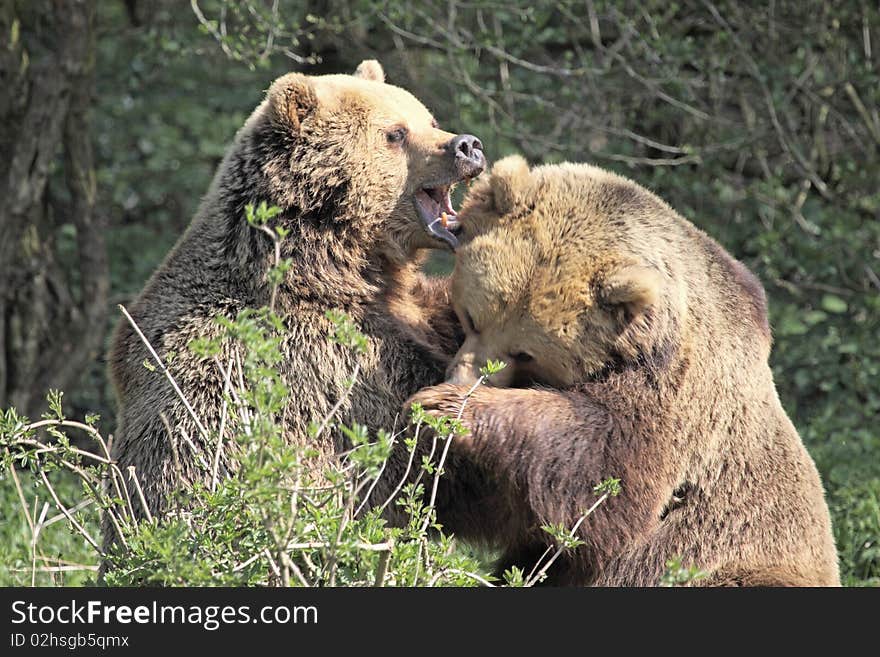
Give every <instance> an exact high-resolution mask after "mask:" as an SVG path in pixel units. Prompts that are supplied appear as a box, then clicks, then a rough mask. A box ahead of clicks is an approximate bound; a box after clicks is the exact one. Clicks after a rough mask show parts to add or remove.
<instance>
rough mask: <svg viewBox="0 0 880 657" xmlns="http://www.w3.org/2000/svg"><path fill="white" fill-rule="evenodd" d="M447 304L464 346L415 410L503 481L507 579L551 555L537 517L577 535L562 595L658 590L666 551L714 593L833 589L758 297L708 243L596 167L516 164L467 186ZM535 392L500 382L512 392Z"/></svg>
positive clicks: (740, 271)
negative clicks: (599, 491) (611, 492)
mask: <svg viewBox="0 0 880 657" xmlns="http://www.w3.org/2000/svg"><path fill="white" fill-rule="evenodd" d="M461 218H462V224H463V226H464V227H465V228H464V229H465V231H466V232H467V236H466V237H462V239H463V242H464V244H463V246H462V247H461V248H460V249H459V250H458V252H457V262H456V269H455V273H454V274H453V300H454V304H455V307H456V311H457V312H458V315H459V317H460V318H461V321H462V324H463V325H464V327H465V330H466V340H465V342H464V345H463V346H462V348H461V350H460V351H459V353H458V355H457V357H456V359H455V361H454V363H453V365H452V367H451V368H450V371H449V381H450V382H449V383H446V384H443V385H440V386H437V387H434V388H429V389H427V390H425V391H422V392H420V393H419V394H418V395H416V397H415V401H419V402H421V403H422V404H423V406H424V407H425V408H426V410H429V412H432V413H434V414H445V415H455V414H456V413H458V412H459V409H460V408H461V406H462V396H463V395H464V393H465V392H467V391H468V390H469V389H470V387H471V386H472V384H473V383H474V382H475V381H476V380H477V378H478V376H479V373H478V372H479V368H480V367H481V366H482V365H483V364H484V363H486V362H487V361H488V360H489V359H493V360H501V361H504V362H506V363H507V367H506V368H505V369H504V370H502V371H501V373H499V374H497V375H495V378H494V380H492V381H490V383H492V384H494V386H493V387H485V386H484V387H480V388H478V389H477V390H476V391H475V393H474V394H473V395H472V396H471V397H470V398H469V399H468V400H467V402H466V404H465V406H464V411H463V416H462V417H463V421H464V424H465V425H466V426H467V427H468V428H469V429H470V434H469V435H466V436H463V437H456V438H455V442H454V443H453V450H454V451H455V452H456V453H457V454H458V455H463V456H466V457H467V458H469V459H472V460H473V462H474V463H476V464H478V465H479V466H482V467H484V468H486V469H487V470H488V471H490V472H492V473H493V474H494V475H495V477H496V479H497V481H499V482H504V483H505V489H504V491H503V493H504V495H505V496H506V497H507V499H508V501H509V504H510V505H511V507H512V508H515V509H516V511H515V512H514V513H512V514H511V517H510V519H509V525H508V529H509V531H508V533H507V535H499V536H497V537H496V538H500V540H501V542H502V543H503V547H505V548H506V549H507V552H506V555H505V557H504V558H503V559H502V562H501V568H505V567H508V566H511V565H517V566H520V567H522V568H525V569H526V572H528V570H529V569H530V568H531V567H532V565H533V564H534V562H535V561H536V560H537V559H538V558H539V557H540V555H541V554H542V553H543V552H544V550H545V548H546V546H547V545H548V540H549V539H548V536H547V534H546V533H544V532H542V530H541V529H540V526H541V525H548V524H554V525H558V524H560V523H561V524H563V525H565V526H567V527H572V526H574V525H575V523H576V522H577V520H578V519H579V518H580V517H581V515H582V514H583V513H584V512H585V510H586V509H588V508H589V507H590V506H591V504H593V503H594V502H595V501H596V495H595V494H594V492H593V487H594V485H596V484H598V483H599V482H600V481H602V480H603V479H605V478H608V477H612V476H613V477H619V478H620V480H621V485H622V492H621V494H620V495H619V496H618V497H613V498H609V499H608V501H607V502H606V503H605V504H604V505H603V506H600V507H599V508H598V509H597V510H596V511H595V512H593V513H592V515H590V516H589V517H588V518H587V519H586V521H585V522H584V523H583V525H582V526H581V528H580V537H579V538H581V539H582V540H583V541H584V544H583V545H582V546H581V547H579V548H578V549H577V550H575V551H574V552H573V553H572V554H571V555H570V556H569V557H568V558H567V559H565V560H562V562H557V563H556V564H554V566H552V567H551V569H550V571H549V581H550V582H551V583H557V584H569V585H575V584H577V585H580V584H593V585H605V586H617V585H632V586H646V585H656V584H658V583H659V581H660V579H661V577H662V575H663V573H664V571H665V564H666V562H667V560H668V559H670V558H673V557H679V558H681V560H682V563H684V564H693V565H695V566H697V567H699V568H700V569H703V570H705V571H707V573H708V577H707V578H706V579H704V580H702V581H701V583H702V584H706V585H721V584H726V585H769V586H775V585H817V586H818V585H836V584H839V576H838V566H837V554H836V551H835V547H834V542H833V538H832V534H831V525H830V520H829V514H828V508H827V506H826V503H825V499H824V493H823V490H822V485H821V483H820V481H819V476H818V473H817V472H816V468H815V466H814V464H813V461H812V459H811V458H810V456H809V455H808V454H807V452H806V450H805V449H804V446H803V444H802V443H801V440H800V438H799V436H798V434H797V431H796V430H795V428H794V426H793V425H792V423H791V422H790V421H789V418H788V417H787V415H786V413H785V411H784V410H783V408H782V406H781V404H780V402H779V398H778V397H777V394H776V388H775V386H774V383H773V378H772V374H771V370H770V367H769V366H768V363H767V360H768V356H769V353H770V342H771V340H770V328H769V326H768V322H767V310H766V300H765V294H764V290H763V288H762V287H761V284H760V283H759V282H758V280H757V279H756V278H755V276H754V275H752V273H751V272H749V271H748V269H746V267H745V266H743V265H742V264H741V263H739V262H738V261H736V260H734V259H733V258H732V257H731V256H730V255H728V254H727V252H726V251H724V249H723V248H721V247H720V246H719V245H718V244H717V243H716V242H715V241H713V240H712V239H710V238H709V237H708V236H707V235H706V234H704V233H703V232H701V231H700V230H698V229H697V228H695V227H694V226H693V225H692V224H691V223H689V222H688V221H686V220H685V219H683V218H682V217H680V216H679V215H678V214H676V213H675V212H674V211H673V210H672V209H671V208H670V207H669V206H668V205H666V204H665V203H664V202H663V201H661V200H660V199H658V198H657V197H656V196H654V195H653V194H651V193H650V192H648V191H647V190H645V189H643V188H642V187H640V186H638V185H636V184H635V183H633V182H631V181H629V180H626V179H625V178H621V177H619V176H617V175H614V174H611V173H608V172H606V171H603V170H601V169H598V168H595V167H592V166H587V165H575V164H564V165H559V166H544V167H538V168H536V169H534V170H532V171H529V169H528V166H527V165H526V163H525V161H524V160H522V159H521V158H518V157H513V158H507V159H505V160H502V161H500V162H498V163H497V164H496V166H495V167H494V169H493V172H492V176H491V178H490V179H489V180H482V181H481V182H480V183H479V184H478V185H477V186H475V187H474V189H473V190H472V193H471V195H470V196H469V197H468V199H467V200H466V204H465V206H464V208H463V211H462V214H461ZM511 384H512V385H520V386H523V385H534V384H542V386H552V389H551V388H550V387H541V386H538V387H532V388H528V389H505V388H502V387H498V386H502V385H511Z"/></svg>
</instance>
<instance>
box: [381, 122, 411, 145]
mask: <svg viewBox="0 0 880 657" xmlns="http://www.w3.org/2000/svg"><path fill="white" fill-rule="evenodd" d="M408 133H409V131H408V130H407V129H406V128H404V127H403V126H395V127H393V128H391V129H390V130H388V131H387V132H386V133H385V137H386V138H387V139H388V143H389V144H392V145H395V146H399V145H400V144H402V143H403V142H405V141H406V136H407V134H408Z"/></svg>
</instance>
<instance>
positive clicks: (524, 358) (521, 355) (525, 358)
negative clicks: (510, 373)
mask: <svg viewBox="0 0 880 657" xmlns="http://www.w3.org/2000/svg"><path fill="white" fill-rule="evenodd" d="M511 358H513V360H515V361H516V362H517V363H528V362H531V361H532V360H534V358H533V357H532V355H531V354H527V353H526V352H524V351H518V352H516V353H515V354H511Z"/></svg>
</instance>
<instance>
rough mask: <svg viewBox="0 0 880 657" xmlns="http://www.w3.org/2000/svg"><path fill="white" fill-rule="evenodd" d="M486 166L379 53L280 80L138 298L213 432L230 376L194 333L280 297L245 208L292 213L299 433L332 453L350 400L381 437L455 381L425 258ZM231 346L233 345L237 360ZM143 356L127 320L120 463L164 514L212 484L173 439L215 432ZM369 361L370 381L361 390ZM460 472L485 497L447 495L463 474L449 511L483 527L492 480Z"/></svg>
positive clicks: (388, 480)
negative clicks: (338, 326) (196, 350)
mask: <svg viewBox="0 0 880 657" xmlns="http://www.w3.org/2000/svg"><path fill="white" fill-rule="evenodd" d="M485 162H486V161H485V157H484V155H483V147H482V144H481V143H480V141H479V140H478V139H477V138H476V137H474V136H472V135H468V134H454V133H451V132H448V131H446V130H443V129H442V128H441V127H440V126H439V125H438V124H437V121H436V120H435V119H434V117H432V115H431V113H430V112H429V111H428V110H427V109H426V108H425V106H424V105H422V103H420V102H419V101H418V100H417V99H416V98H414V97H413V96H412V95H411V94H410V93H408V92H406V91H404V90H403V89H400V88H398V87H395V86H392V85H389V84H386V83H385V82H384V72H383V70H382V68H381V66H380V65H379V64H378V63H377V62H375V61H365V62H363V63H362V64H361V65H360V66H359V67H358V69H357V71H356V73H355V74H354V75H326V76H314V77H312V76H307V75H302V74H297V73H293V74H289V75H285V76H283V77H281V78H279V79H278V80H276V81H275V82H274V83H273V84H272V85H271V88H270V89H269V91H268V93H267V95H266V98H265V100H264V101H263V102H262V104H260V106H259V107H257V109H256V110H255V111H254V112H253V114H252V115H251V117H250V118H249V119H248V120H247V122H246V123H245V125H244V127H243V128H242V129H241V130H240V131H239V133H238V135H237V136H236V139H235V141H234V143H233V144H232V146H231V147H230V148H229V150H228V152H227V154H226V156H225V158H224V160H223V162H222V164H221V165H220V167H219V169H218V171H217V174H216V176H215V178H214V181H213V183H212V184H211V187H210V189H209V191H208V193H207V195H206V196H205V198H204V199H203V201H202V203H201V206H200V208H199V210H198V213H197V214H196V216H195V218H194V219H193V221H192V224H191V225H190V227H189V229H188V230H187V231H186V233H185V234H184V235H183V236H182V237H181V238H180V240H179V241H178V243H177V245H176V246H175V247H174V249H173V251H172V252H171V253H170V254H169V255H168V257H167V258H166V260H165V261H164V263H162V265H161V266H160V267H159V269H158V271H156V272H155V274H154V275H153V276H152V278H151V279H150V280H149V282H148V283H147V284H146V287H145V288H144V290H143V291H142V293H141V294H140V296H139V297H138V299H137V300H136V301H135V302H134V303H133V304H132V305H131V306H130V312H131V315H132V316H133V318H134V319H135V321H136V322H137V323H138V325H139V327H140V328H141V329H142V330H143V332H144V334H145V335H146V338H147V339H148V340H149V341H150V343H151V344H152V345H153V346H154V347H155V348H156V350H157V351H158V353H159V355H160V356H161V357H162V358H163V359H165V360H169V359H168V355H169V354H171V353H174V354H175V358H174V359H173V360H171V362H170V365H169V367H170V369H171V372H172V374H173V375H174V377H175V378H176V380H177V383H178V384H179V385H180V387H181V389H182V390H183V393H184V394H185V395H186V397H187V398H188V400H189V401H190V403H191V404H192V406H193V408H194V409H195V412H196V414H197V415H198V417H199V418H200V420H201V423H202V424H203V425H204V426H206V427H210V428H211V429H213V430H216V429H217V428H218V427H219V426H220V424H221V423H220V414H221V408H222V399H223V375H222V374H221V372H220V371H219V369H218V368H217V367H216V366H215V364H214V363H213V362H211V360H210V359H203V358H198V357H197V356H195V355H194V354H193V353H192V352H191V351H190V350H189V348H188V344H189V343H190V341H192V340H193V339H195V338H205V337H212V336H215V335H218V333H219V332H220V328H219V327H218V326H217V324H216V323H215V319H216V318H217V317H227V318H234V317H235V316H236V314H237V313H239V312H240V311H241V310H243V309H244V308H248V307H260V306H263V305H268V302H269V295H270V286H269V285H268V283H267V280H266V272H267V270H268V269H269V268H270V267H271V266H273V264H274V246H273V243H272V241H271V239H269V238H268V237H267V236H266V235H265V234H263V233H261V232H260V231H258V230H255V229H254V228H253V227H251V226H249V225H248V224H247V222H246V221H245V216H244V215H245V206H246V205H247V204H251V203H252V204H258V203H260V202H262V201H265V202H266V203H268V204H269V205H276V206H279V207H280V208H281V209H282V213H281V214H280V216H278V217H277V218H276V222H277V225H279V226H281V227H283V228H285V229H287V231H289V234H288V235H287V236H286V237H285V238H284V240H283V242H282V244H281V256H282V257H283V258H291V259H292V261H293V266H292V268H291V269H290V270H289V271H288V272H287V274H286V277H285V278H284V280H283V282H282V283H281V285H280V287H279V289H278V293H277V294H278V297H277V311H278V313H279V314H280V315H282V316H283V317H284V318H285V322H286V328H287V335H286V337H285V339H284V343H283V347H282V348H283V351H284V354H285V359H284V362H283V363H282V365H281V369H282V375H283V377H284V380H285V383H286V384H287V386H288V387H289V389H290V390H292V391H294V394H292V395H291V397H290V400H289V403H288V407H287V408H286V410H285V413H284V422H285V431H286V438H287V439H288V440H289V441H290V442H291V443H292V444H298V445H308V446H309V447H311V448H315V449H317V450H319V451H320V452H321V453H322V454H325V455H328V456H333V455H334V454H337V453H339V452H340V451H341V450H344V449H346V448H347V445H346V443H345V440H344V438H343V437H342V436H341V435H339V434H337V433H335V432H325V433H324V434H322V435H321V436H320V437H319V438H317V439H314V438H310V436H309V432H308V427H309V423H310V422H313V421H320V420H321V419H322V418H323V417H325V416H326V414H327V413H328V412H329V411H330V410H331V408H332V407H333V406H334V404H336V402H337V401H338V400H339V399H341V398H343V397H345V402H344V403H343V404H342V406H341V408H340V410H339V413H338V415H337V419H338V420H340V421H342V422H345V423H346V424H350V423H351V422H358V423H360V424H363V425H366V426H367V427H368V428H369V430H370V431H371V433H372V434H373V435H375V431H376V430H378V429H380V428H385V429H388V430H393V429H394V426H395V423H396V421H397V420H398V414H399V409H400V406H401V403H402V402H403V400H404V399H406V398H407V397H408V396H409V395H411V394H413V393H414V392H415V391H417V390H418V389H420V388H422V387H424V386H426V385H430V384H433V383H437V382H439V381H442V379H443V372H444V370H445V368H446V366H447V365H448V364H449V360H450V358H451V356H452V355H454V353H455V351H456V350H457V348H458V346H459V344H460V339H461V333H460V327H459V326H458V322H457V320H456V318H455V315H454V313H453V312H452V311H451V307H450V303H449V296H448V290H447V281H446V280H437V279H429V278H426V277H424V276H423V275H422V274H421V273H420V271H419V266H420V264H421V257H420V255H419V254H420V252H421V250H423V249H428V248H448V247H454V246H455V245H456V244H457V239H456V236H455V232H456V231H457V229H458V224H457V222H456V213H455V211H454V210H453V208H452V205H451V203H450V200H449V193H450V189H451V188H452V186H453V185H455V184H456V183H458V182H461V181H465V180H469V179H471V178H473V177H475V176H477V175H478V174H479V173H481V172H482V171H483V169H484V167H485ZM328 310H337V311H342V312H344V313H347V314H348V315H349V316H350V317H351V318H352V319H353V320H354V322H355V324H356V325H357V327H358V329H359V330H360V331H361V332H362V333H364V334H365V335H366V336H367V338H368V344H367V349H366V351H365V353H360V354H356V353H353V352H352V350H350V349H347V348H345V347H343V346H341V345H339V344H335V343H333V342H331V341H330V340H329V339H328V336H329V334H330V332H331V329H332V324H331V322H330V321H329V320H328V319H327V318H326V317H325V312H326V311H328ZM233 349H234V347H233V346H232V345H226V346H225V347H224V352H223V353H221V354H220V357H219V358H220V361H221V363H223V364H225V363H228V362H229V361H230V356H231V355H232V350H233ZM145 359H149V355H148V353H147V350H146V348H145V347H144V345H143V344H142V342H141V340H140V339H139V338H138V336H137V335H136V334H135V332H134V331H133V330H132V328H131V327H130V326H129V325H128V323H127V322H125V321H122V322H121V323H120V324H119V327H118V329H117V331H116V334H115V336H114V340H113V346H112V352H111V356H110V367H111V375H112V380H113V382H114V384H115V388H116V393H117V396H118V400H119V428H118V431H117V433H116V438H115V441H114V443H113V453H112V456H113V458H114V459H116V460H117V461H118V462H119V465H120V467H122V468H123V470H124V469H125V468H126V467H128V466H134V467H135V468H136V471H137V475H138V477H139V479H140V481H141V483H142V485H143V490H144V493H145V497H146V502H147V504H148V506H149V507H150V509H151V511H152V513H153V514H154V515H156V514H161V513H163V512H164V511H166V510H167V507H168V504H169V500H170V497H171V493H172V491H173V490H174V489H175V488H177V487H178V486H179V485H180V484H181V483H183V484H184V485H186V484H191V483H192V482H195V481H197V480H203V479H204V477H205V475H204V473H203V472H202V471H201V470H200V469H199V468H198V467H197V461H196V457H195V456H194V455H193V454H192V453H191V451H190V450H185V449H180V450H179V456H180V466H181V467H180V474H182V479H183V481H182V482H181V481H179V477H178V468H177V467H176V465H175V463H174V454H173V449H172V444H171V442H170V441H171V439H172V436H174V439H175V440H178V441H179V440H181V438H182V436H188V437H189V438H190V439H191V440H192V441H194V442H195V443H196V446H197V447H198V448H199V449H203V450H205V452H206V453H208V454H212V453H213V451H212V445H213V441H214V440H215V438H213V437H212V438H211V441H210V443H211V444H206V443H207V442H208V441H206V440H204V439H203V438H202V437H201V434H200V432H199V430H198V429H197V426H196V424H195V423H194V421H193V419H192V418H191V416H190V414H189V413H188V412H187V410H186V408H185V406H184V404H183V403H182V402H181V400H180V399H179V398H178V397H177V395H176V394H175V392H174V391H173V390H172V388H171V386H170V385H169V384H168V382H167V381H166V380H165V379H164V378H163V377H162V376H161V374H160V373H158V372H150V371H148V370H147V369H145V367H144V365H143V363H144V361H145ZM355 367H359V369H360V376H359V379H358V384H357V385H356V386H355V387H354V388H353V389H352V390H351V393H350V394H348V393H347V390H346V381H347V380H348V379H349V377H351V375H352V373H353V371H354V370H355ZM346 395H347V396H346ZM166 421H167V424H168V430H166V425H165V422H166ZM402 424H404V422H400V423H399V425H402ZM398 428H399V427H398ZM169 430H170V432H171V434H172V436H169ZM224 443H225V444H227V445H230V444H231V446H230V449H228V450H224V452H223V459H222V462H221V468H220V470H221V473H223V472H233V471H234V470H235V468H236V465H235V453H234V449H233V448H234V441H232V440H231V436H225V437H224ZM181 444H182V443H181ZM406 463H407V454H406V453H405V450H404V449H403V447H400V450H399V451H396V452H394V453H393V454H392V456H391V459H390V461H389V463H388V466H387V467H386V470H385V477H384V478H383V480H382V481H381V482H380V485H379V486H378V487H377V488H376V489H375V490H374V492H373V496H372V499H374V500H379V501H383V500H384V499H385V498H386V497H387V495H388V494H389V493H390V492H391V491H392V490H393V488H394V487H395V486H396V484H397V482H398V481H399V480H400V477H401V476H402V475H403V473H404V471H405V470H406V467H405V466H406ZM457 476H458V477H459V481H461V482H463V483H462V484H461V485H463V486H465V487H466V488H467V490H468V491H469V493H468V496H466V497H467V500H469V502H468V503H467V504H463V501H464V499H465V497H463V496H460V495H452V494H447V489H448V487H450V486H453V485H455V484H454V481H453V480H454V478H450V479H449V481H448V482H446V483H444V485H443V488H442V490H441V493H440V498H439V510H440V512H441V514H443V515H444V517H445V518H446V519H447V520H446V521H447V522H449V523H450V526H451V527H457V528H460V529H461V530H462V531H463V532H464V533H465V534H467V533H468V529H467V528H468V527H469V526H471V525H479V526H482V525H484V524H485V523H486V522H488V521H486V520H485V518H483V517H475V516H478V515H479V514H480V513H482V511H481V510H483V509H485V510H486V512H487V513H489V514H491V513H492V512H493V507H492V503H491V502H490V501H487V502H486V503H477V504H475V505H473V506H472V505H471V504H470V501H472V500H474V499H476V500H477V501H478V502H479V500H480V499H481V497H480V496H481V494H482V493H481V491H482V490H484V488H485V484H484V482H485V481H486V477H485V476H483V475H482V474H481V473H480V472H477V469H476V468H475V467H473V466H472V465H470V464H464V465H463V466H462V467H461V468H460V469H459V470H458V475H457ZM456 500H458V501H457V502H456ZM135 504H136V505H137V501H136V500H135ZM450 504H458V505H459V506H458V507H457V509H458V510H457V509H454V508H450V506H449V505H450ZM396 508H397V507H396V505H389V507H388V509H389V511H390V512H394V510H395V509H396ZM459 510H460V511H461V513H462V514H463V515H462V516H461V518H462V519H461V521H458V522H457V521H456V519H457V518H458V517H459V515H458V514H459ZM107 529H108V528H107V527H105V534H107V533H109V532H107Z"/></svg>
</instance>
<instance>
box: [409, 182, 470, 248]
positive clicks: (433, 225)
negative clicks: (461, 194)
mask: <svg viewBox="0 0 880 657" xmlns="http://www.w3.org/2000/svg"><path fill="white" fill-rule="evenodd" d="M450 189H451V186H450V185H439V186H437V187H425V188H423V189H420V190H419V191H417V192H416V193H415V194H414V195H413V204H414V205H415V206H416V212H417V213H418V215H419V218H420V219H421V220H422V224H423V225H424V226H425V230H426V231H427V233H428V235H430V236H431V237H433V238H435V239H439V240H442V241H443V242H445V243H446V244H448V245H449V246H450V248H452V249H453V250H455V249H456V247H458V238H457V237H456V236H455V233H456V232H457V231H458V229H459V228H460V224H459V223H458V219H457V214H456V212H455V210H454V209H453V208H452V200H451V199H450V198H449V192H450Z"/></svg>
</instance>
